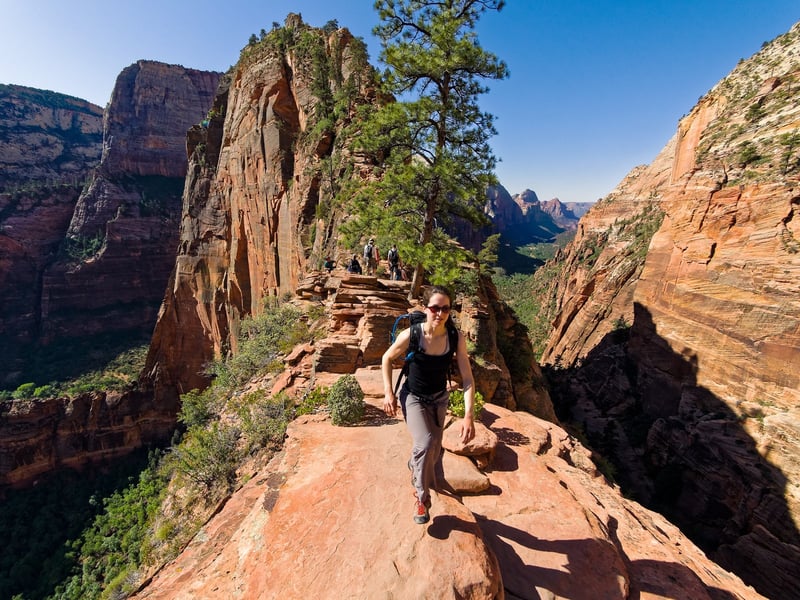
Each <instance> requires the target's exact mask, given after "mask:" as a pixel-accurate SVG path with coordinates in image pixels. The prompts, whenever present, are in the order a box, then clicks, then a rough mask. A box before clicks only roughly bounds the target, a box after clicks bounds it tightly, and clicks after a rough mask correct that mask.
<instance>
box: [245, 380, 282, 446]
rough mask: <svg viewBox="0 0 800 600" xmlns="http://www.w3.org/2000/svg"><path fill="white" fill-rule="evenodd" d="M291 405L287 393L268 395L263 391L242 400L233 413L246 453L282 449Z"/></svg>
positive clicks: (252, 393)
mask: <svg viewBox="0 0 800 600" xmlns="http://www.w3.org/2000/svg"><path fill="white" fill-rule="evenodd" d="M293 404H294V403H293V401H292V399H291V398H289V397H288V396H287V395H286V394H284V393H280V394H276V395H275V396H271V395H269V394H268V393H267V392H266V390H258V391H255V392H250V393H249V394H245V395H244V396H243V397H242V398H241V401H240V402H239V404H238V406H237V407H236V414H237V416H238V417H239V421H240V423H241V431H242V437H244V439H245V442H246V452H248V453H250V452H253V451H255V450H258V449H261V448H268V449H270V450H275V449H278V448H280V447H281V445H282V444H283V438H284V436H285V435H286V426H287V425H288V424H289V418H290V411H291V409H292V408H293ZM287 406H288V407H289V408H288V409H287Z"/></svg>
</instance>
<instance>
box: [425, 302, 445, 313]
mask: <svg viewBox="0 0 800 600" xmlns="http://www.w3.org/2000/svg"><path fill="white" fill-rule="evenodd" d="M425 308H427V309H429V310H430V311H431V312H434V313H444V314H447V313H449V312H450V307H449V306H437V305H436V304H434V305H433V306H426V307H425Z"/></svg>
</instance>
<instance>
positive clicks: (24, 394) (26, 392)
mask: <svg viewBox="0 0 800 600" xmlns="http://www.w3.org/2000/svg"><path fill="white" fill-rule="evenodd" d="M35 390H36V384H35V383H31V382H29V383H23V384H22V385H20V386H19V387H18V388H17V389H16V390H14V391H13V392H12V393H11V397H12V398H14V400H25V399H26V398H32V397H33V392H34V391H35Z"/></svg>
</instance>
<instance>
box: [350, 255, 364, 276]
mask: <svg viewBox="0 0 800 600" xmlns="http://www.w3.org/2000/svg"><path fill="white" fill-rule="evenodd" d="M347 272H348V273H355V274H357V275H361V263H360V262H358V255H357V254H353V258H351V259H350V262H348V263H347Z"/></svg>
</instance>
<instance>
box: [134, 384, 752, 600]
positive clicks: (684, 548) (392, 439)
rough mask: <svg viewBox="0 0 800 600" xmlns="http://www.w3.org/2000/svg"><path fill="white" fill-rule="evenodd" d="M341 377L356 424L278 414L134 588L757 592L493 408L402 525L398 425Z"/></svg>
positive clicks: (555, 434) (451, 594)
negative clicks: (266, 457)
mask: <svg viewBox="0 0 800 600" xmlns="http://www.w3.org/2000/svg"><path fill="white" fill-rule="evenodd" d="M356 378H357V379H358V381H359V384H360V386H361V388H362V389H363V390H364V392H365V400H366V401H367V407H366V412H365V418H364V421H363V422H362V424H361V426H359V427H334V426H332V425H331V423H330V420H329V419H328V418H327V417H326V416H325V415H310V416H305V417H301V418H299V419H297V420H295V421H293V422H292V423H291V424H290V426H289V431H288V438H287V441H286V443H285V446H284V449H283V451H282V452H280V453H279V454H277V455H276V456H275V457H274V458H273V459H272V460H271V461H270V462H269V464H268V465H266V466H261V467H256V468H255V469H254V471H253V472H252V473H251V475H252V476H251V477H249V478H248V482H247V483H246V484H244V485H243V486H242V488H240V489H239V490H237V491H236V492H235V493H234V494H233V495H232V496H231V497H230V498H228V499H226V501H225V502H224V505H221V506H220V507H219V510H218V511H216V514H215V516H214V517H213V518H211V520H210V521H209V522H207V523H206V524H205V525H204V526H203V528H202V530H201V532H200V533H198V535H197V536H195V538H194V539H193V540H192V541H191V542H190V543H189V544H188V546H187V547H186V548H185V549H184V550H183V552H182V553H181V554H180V555H179V556H178V557H177V558H175V559H174V560H173V561H172V562H170V563H169V564H167V565H165V566H164V567H163V568H161V569H159V570H158V571H156V572H155V573H150V574H147V575H148V576H147V578H146V579H145V580H144V583H143V584H142V586H141V587H140V588H139V590H137V591H136V592H135V593H134V594H133V597H134V598H140V599H148V600H155V599H157V598H196V597H203V598H291V599H295V598H298V599H299V598H312V597H313V598H340V597H346V598H384V597H386V598H470V599H498V600H499V599H502V598H520V599H538V598H572V599H578V600H595V599H597V598H692V599H697V600H721V599H727V600H733V599H737V600H756V599H758V598H763V596H761V595H759V594H758V593H756V592H755V591H754V590H753V589H752V588H749V587H747V586H746V585H744V584H743V583H742V582H741V580H739V579H738V578H737V577H736V576H734V575H731V574H730V573H728V572H726V571H724V570H723V569H721V568H720V567H719V566H718V565H716V564H714V563H713V562H711V561H710V560H709V559H708V558H706V557H705V555H704V554H703V553H702V551H700V550H699V549H698V548H697V547H696V546H695V545H694V544H692V543H691V542H690V541H689V540H688V539H686V538H685V537H684V535H683V534H681V532H680V531H678V530H677V529H676V528H675V527H674V526H673V525H671V524H670V523H669V522H667V521H666V519H664V518H663V517H661V516H660V515H658V514H656V513H653V512H650V511H648V510H645V509H643V508H642V507H640V506H639V505H637V504H636V503H635V502H631V501H630V500H627V499H625V498H624V497H623V496H622V495H621V494H620V492H619V490H617V489H615V488H614V487H612V486H610V485H608V483H607V482H606V481H605V480H604V479H603V477H602V476H601V475H599V474H598V473H597V471H596V470H595V467H594V464H593V463H592V462H591V459H590V457H589V453H588V452H587V451H586V449H585V448H583V447H582V446H580V444H578V443H577V442H576V441H575V440H574V439H573V438H571V437H570V436H568V435H567V434H566V432H565V431H564V430H563V429H561V428H560V427H558V426H556V425H554V424H553V423H551V422H548V421H543V420H541V419H538V418H537V417H534V416H532V415H529V414H526V413H524V412H512V411H509V410H507V409H504V408H501V407H499V406H494V405H487V406H486V408H485V409H484V412H483V414H482V417H481V419H480V422H479V423H478V425H477V428H478V431H477V435H476V440H475V441H474V442H471V443H470V444H469V445H467V446H465V445H463V444H461V443H459V442H458V441H457V440H456V438H457V434H456V433H455V432H456V431H457V429H458V422H457V421H456V422H452V421H451V422H450V426H449V427H448V428H447V429H446V430H445V441H444V445H445V447H446V448H447V450H448V451H447V452H445V457H444V460H443V472H441V473H440V474H439V477H440V479H439V481H440V488H439V492H438V493H434V494H433V500H432V506H431V521H430V522H429V523H428V524H426V525H417V524H415V523H414V522H413V521H412V508H413V498H412V489H413V488H412V487H411V485H410V482H409V480H408V471H407V469H406V466H405V463H406V461H407V459H408V453H409V451H410V447H411V441H410V439H409V437H408V433H407V430H406V426H405V424H404V423H403V422H402V421H401V420H398V419H387V417H386V415H385V414H384V413H383V412H382V410H381V409H380V407H381V405H382V402H383V385H382V382H381V375H380V371H379V370H377V369H360V370H358V371H357V372H356ZM473 460H476V462H478V463H480V464H482V465H483V466H482V470H483V472H481V471H480V470H479V469H478V468H476V466H475V463H474V462H473ZM432 565H433V566H434V570H433V571H432V570H431V566H432Z"/></svg>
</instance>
